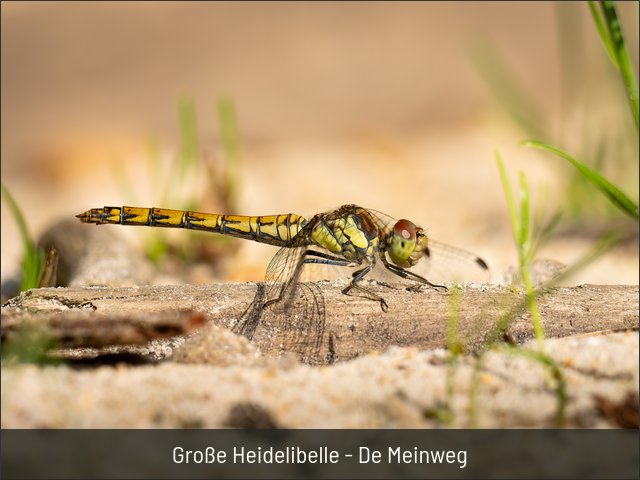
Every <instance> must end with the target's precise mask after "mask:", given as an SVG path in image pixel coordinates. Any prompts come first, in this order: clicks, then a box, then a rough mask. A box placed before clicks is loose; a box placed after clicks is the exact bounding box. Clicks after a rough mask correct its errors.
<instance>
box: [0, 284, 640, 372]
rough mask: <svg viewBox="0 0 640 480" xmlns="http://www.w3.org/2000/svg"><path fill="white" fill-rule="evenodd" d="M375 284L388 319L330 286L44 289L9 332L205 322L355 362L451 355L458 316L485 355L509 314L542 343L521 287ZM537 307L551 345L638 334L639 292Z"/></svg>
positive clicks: (590, 288)
mask: <svg viewBox="0 0 640 480" xmlns="http://www.w3.org/2000/svg"><path fill="white" fill-rule="evenodd" d="M366 285H367V288H370V289H371V290H373V291H374V292H376V293H377V294H379V295H382V296H383V297H384V298H385V300H386V302H387V303H388V305H389V309H388V311H387V312H383V311H382V310H381V308H380V304H379V303H377V302H373V301H371V300H367V299H364V298H360V297H355V296H346V295H343V294H342V293H341V290H342V288H343V287H344V284H343V283H340V282H328V281H324V282H310V283H303V284H301V287H300V288H299V293H298V295H297V296H296V299H295V301H294V303H293V304H292V306H291V308H290V309H289V310H287V311H286V312H284V311H283V310H282V307H281V306H280V305H275V306H273V307H268V308H266V309H262V308H253V309H252V308H251V305H252V302H253V299H254V297H256V295H259V294H260V293H261V292H262V290H261V288H259V287H261V285H260V284H258V285H256V284H255V283H228V284H219V285H207V286H195V285H175V286H172V285H168V286H141V287H126V288H122V287H121V288H112V287H72V288H41V289H34V290H30V291H28V292H25V293H23V294H22V295H20V296H18V297H15V298H13V299H11V300H10V301H9V302H7V303H6V304H5V305H4V306H3V307H2V328H1V331H2V338H3V339H5V338H8V337H9V336H10V335H11V334H12V333H14V332H15V331H16V330H17V329H18V328H19V327H20V326H21V325H24V324H26V323H28V322H30V323H31V324H36V325H39V326H42V327H44V328H46V329H47V331H48V332H50V334H51V335H52V336H53V337H54V338H55V339H58V340H62V342H61V344H62V345H67V346H74V347H77V346H97V345H107V344H134V343H140V342H144V341H146V340H148V339H150V338H156V337H158V336H171V335H181V334H184V333H188V332H189V331H191V330H192V329H193V328H194V327H196V326H198V325H200V324H201V323H202V321H201V319H200V318H201V317H200V316H199V315H201V316H202V318H206V319H208V320H210V321H211V322H213V323H214V324H216V325H220V326H224V327H227V328H230V329H232V330H233V331H235V332H237V333H241V334H245V335H246V336H248V337H250V338H251V340H252V341H253V342H254V343H255V345H256V346H257V347H258V348H259V349H260V350H261V351H262V352H263V353H265V354H267V353H269V354H273V353H283V352H294V353H296V354H297V355H298V356H299V357H300V358H301V359H302V360H303V361H304V362H306V363H310V364H327V363H333V362H335V361H340V360H346V359H351V358H354V357H357V356H359V355H363V354H367V353H370V352H371V351H376V350H377V351H381V350H384V349H386V348H388V347H390V346H392V345H400V346H414V347H418V348H423V349H427V348H442V347H445V346H446V345H447V335H448V331H449V328H450V327H451V325H452V319H453V318H455V317H456V316H457V324H458V326H457V338H458V340H459V341H460V342H461V344H462V346H463V347H464V349H465V350H466V351H468V352H469V351H474V350H477V349H478V348H480V347H481V346H482V345H483V344H484V342H485V341H486V339H487V337H488V335H489V334H490V333H491V332H492V331H493V330H494V329H495V326H496V324H497V322H498V320H499V318H500V316H501V315H504V314H505V313H506V312H509V311H512V312H516V314H515V318H514V319H513V321H511V322H510V324H509V326H508V328H507V332H506V333H507V334H508V337H509V338H510V339H511V340H512V341H515V342H516V343H522V342H524V341H526V340H528V339H530V338H532V337H533V331H532V327H531V321H530V316H529V314H528V312H527V310H526V309H520V308H518V305H523V304H524V294H523V293H522V292H520V291H515V290H513V289H512V288H508V287H503V286H495V285H480V286H465V287H462V288H461V289H460V290H459V293H457V294H456V293H453V290H449V291H448V292H444V293H443V292H439V291H435V290H433V289H428V288H427V289H422V290H419V291H408V290H406V289H404V288H402V286H400V285H396V286H394V288H388V287H387V286H383V285H380V284H377V283H375V282H369V283H367V284H366ZM538 305H539V308H540V312H541V315H542V323H543V326H544V330H545V334H546V336H547V337H564V336H568V335H573V334H583V333H590V332H597V331H618V330H626V329H638V286H624V285H582V286H579V287H558V288H553V289H550V290H548V291H547V292H546V293H545V294H544V295H542V296H541V297H540V298H539V299H538ZM454 311H457V314H456V315H454V314H453V313H452V312H454ZM179 312H182V313H179ZM189 312H191V313H189ZM193 312H196V314H195V316H194V313H193ZM199 319H200V320H199ZM178 325H181V327H178ZM154 332H155V333H154ZM158 332H163V333H162V335H160V334H159V333H158Z"/></svg>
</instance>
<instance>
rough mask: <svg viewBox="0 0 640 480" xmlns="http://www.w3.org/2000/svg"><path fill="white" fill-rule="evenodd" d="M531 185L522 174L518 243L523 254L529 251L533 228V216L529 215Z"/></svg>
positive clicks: (522, 173) (521, 173)
mask: <svg viewBox="0 0 640 480" xmlns="http://www.w3.org/2000/svg"><path fill="white" fill-rule="evenodd" d="M529 211H530V209H529V185H528V184H527V178H526V177H525V175H524V172H520V228H519V231H518V238H517V239H516V241H517V242H518V244H519V245H520V246H521V248H522V250H523V252H526V251H527V246H528V244H529V232H530V227H531V216H530V214H529Z"/></svg>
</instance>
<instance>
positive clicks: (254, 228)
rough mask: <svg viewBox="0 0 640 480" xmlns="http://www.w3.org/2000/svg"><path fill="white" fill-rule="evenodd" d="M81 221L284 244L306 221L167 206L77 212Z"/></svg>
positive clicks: (105, 208)
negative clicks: (197, 231)
mask: <svg viewBox="0 0 640 480" xmlns="http://www.w3.org/2000/svg"><path fill="white" fill-rule="evenodd" d="M77 217H78V218H79V219H80V221H82V222H84V223H95V224H103V223H113V224H119V225H144V226H149V227H168V228H187V229H193V230H203V231H206V232H214V233H220V234H224V235H231V236H233V237H239V238H245V239H247V240H254V241H256V242H260V243H268V244H270V245H276V246H286V245H287V244H288V243H289V241H290V240H291V239H292V238H293V237H295V236H296V235H297V234H298V232H299V231H300V230H301V229H302V228H303V227H304V226H305V225H306V223H307V221H306V219H304V218H303V217H301V216H300V215H296V214H294V213H288V214H284V215H262V216H256V217H250V216H245V215H217V214H214V213H201V212H190V211H189V212H188V211H185V210H170V209H167V208H139V207H104V208H92V209H91V210H87V211H86V212H84V213H81V214H80V215H77Z"/></svg>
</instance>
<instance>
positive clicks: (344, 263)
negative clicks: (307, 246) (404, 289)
mask: <svg viewBox="0 0 640 480" xmlns="http://www.w3.org/2000/svg"><path fill="white" fill-rule="evenodd" d="M309 256H312V257H319V258H308V257H309ZM304 263H321V264H325V265H336V266H340V267H355V266H357V265H360V264H359V263H356V262H349V261H348V260H344V259H342V258H339V257H334V256H333V255H329V254H327V253H323V252H316V251H314V250H307V251H306V252H305V259H304ZM373 266H374V264H373V263H372V264H370V265H367V266H366V267H364V268H362V269H360V270H356V271H355V272H353V274H352V276H353V279H352V280H351V283H349V285H347V286H346V287H345V288H344V289H343V290H342V293H344V294H345V295H349V291H350V290H351V289H352V288H355V289H356V290H358V291H360V292H362V293H363V294H364V296H365V298H368V299H369V300H374V301H376V302H380V307H381V308H382V311H383V312H386V311H387V310H388V309H389V305H387V302H385V300H384V298H382V297H381V296H379V295H376V294H375V293H373V292H370V291H369V290H367V289H366V288H363V287H361V286H360V285H358V284H357V282H359V281H360V280H362V279H363V278H364V276H365V275H366V274H367V273H369V272H370V271H371V269H372V268H373Z"/></svg>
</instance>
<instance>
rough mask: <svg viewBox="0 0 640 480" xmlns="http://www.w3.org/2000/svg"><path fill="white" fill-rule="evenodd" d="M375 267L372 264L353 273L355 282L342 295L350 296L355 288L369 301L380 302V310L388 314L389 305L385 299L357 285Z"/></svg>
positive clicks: (352, 281)
mask: <svg viewBox="0 0 640 480" xmlns="http://www.w3.org/2000/svg"><path fill="white" fill-rule="evenodd" d="M373 267H374V264H373V263H371V264H369V265H367V266H366V267H364V268H363V269H361V270H358V271H356V272H353V280H351V283H349V285H347V286H346V287H345V288H344V289H343V290H342V293H344V294H345V295H349V291H350V290H351V289H352V288H355V289H356V290H358V291H360V292H362V293H363V294H364V296H365V298H368V299H369V300H374V301H376V302H380V308H381V309H382V311H383V312H386V311H387V310H389V305H388V304H387V302H386V301H385V300H384V298H382V297H381V296H380V295H376V294H375V293H373V292H371V291H369V290H367V289H366V288H364V287H361V286H360V285H358V283H357V282H359V281H360V280H362V279H363V278H364V277H365V275H366V274H367V273H369V272H370V271H371V269H372V268H373Z"/></svg>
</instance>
